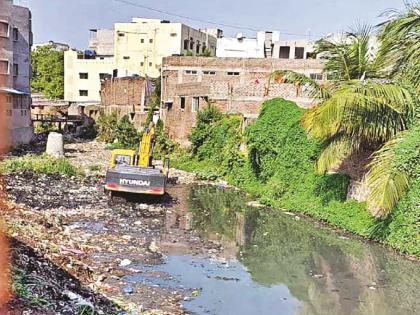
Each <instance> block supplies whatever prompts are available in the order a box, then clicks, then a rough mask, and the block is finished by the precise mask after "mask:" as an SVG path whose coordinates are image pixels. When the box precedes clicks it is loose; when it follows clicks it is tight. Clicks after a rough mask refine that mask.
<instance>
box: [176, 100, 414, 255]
mask: <svg viewBox="0 0 420 315" xmlns="http://www.w3.org/2000/svg"><path fill="white" fill-rule="evenodd" d="M304 112H305V110H304V109H301V108H299V107H298V106H297V105H296V104H295V103H293V102H290V101H286V100H284V99H273V100H270V101H267V102H265V103H264V104H263V106H262V110H261V113H260V116H259V118H258V120H257V121H256V122H255V123H254V124H253V125H251V126H249V127H248V128H247V130H246V131H245V141H246V146H247V154H246V155H245V156H243V155H241V154H240V153H239V152H240V150H239V148H240V144H241V141H242V133H241V120H240V119H239V118H238V117H237V116H232V115H218V114H215V113H214V112H213V113H211V115H212V117H215V119H207V121H208V122H207V123H205V122H204V119H203V117H204V118H205V117H207V118H208V116H209V114H210V113H207V115H206V114H203V115H201V117H199V122H198V124H197V127H196V128H195V129H194V130H193V132H192V136H191V141H192V144H193V146H192V152H190V153H188V154H185V155H184V156H183V157H182V158H180V159H177V160H176V165H177V166H178V167H180V168H183V169H186V170H188V171H195V172H197V173H198V175H199V176H200V177H202V178H209V179H215V178H225V179H226V180H228V181H229V182H230V183H232V184H234V185H237V186H239V187H242V188H244V189H245V190H246V191H247V192H249V193H251V194H252V195H254V196H255V197H257V198H259V200H260V202H262V203H264V204H267V205H271V206H274V207H278V208H283V209H288V210H293V211H299V212H302V213H305V214H308V215H310V216H312V217H314V218H316V219H318V220H321V221H325V222H328V223H330V224H332V225H335V226H337V227H340V228H343V229H345V230H348V231H350V232H353V233H355V234H358V235H361V236H364V237H371V238H373V239H376V240H379V241H381V242H383V243H386V244H389V245H391V246H393V247H395V248H398V249H399V250H401V251H402V252H406V253H410V254H417V255H418V254H419V248H420V245H419V241H418V238H417V236H416V220H417V222H418V219H419V217H418V216H419V214H418V207H419V200H418V198H419V192H420V188H419V189H417V188H416V187H413V189H412V190H411V191H410V193H409V194H407V196H406V198H405V199H404V200H403V201H401V202H400V204H399V205H398V207H397V209H396V211H395V213H394V214H393V215H391V217H390V218H389V219H388V220H387V221H386V222H384V221H377V220H376V219H375V218H373V217H372V216H371V214H370V212H369V211H368V209H367V205H366V203H359V202H357V201H355V200H346V196H347V189H348V185H349V183H350V179H349V177H348V176H347V175H344V174H326V175H317V174H316V172H315V161H316V160H317V158H318V155H319V153H320V145H319V144H318V143H317V142H316V141H314V140H312V139H309V138H308V137H307V134H306V132H305V130H304V129H303V127H302V126H301V123H300V120H301V117H302V115H303V113H304ZM415 209H417V210H415Z"/></svg>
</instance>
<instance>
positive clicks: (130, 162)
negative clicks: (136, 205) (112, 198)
mask: <svg viewBox="0 0 420 315" xmlns="http://www.w3.org/2000/svg"><path fill="white" fill-rule="evenodd" d="M155 136H156V129H155V125H154V123H151V124H150V126H149V127H148V128H147V129H146V130H145V131H144V133H143V137H142V139H141V142H140V146H139V149H138V150H137V151H136V150H127V149H117V150H113V151H112V156H111V160H110V167H109V169H108V171H107V173H106V183H105V190H106V191H109V192H110V193H111V195H112V193H113V192H126V193H135V194H146V195H164V194H165V189H166V184H167V181H168V173H169V160H168V159H166V160H165V161H164V163H163V165H162V167H160V168H157V167H155V166H154V165H153V148H154V143H155Z"/></svg>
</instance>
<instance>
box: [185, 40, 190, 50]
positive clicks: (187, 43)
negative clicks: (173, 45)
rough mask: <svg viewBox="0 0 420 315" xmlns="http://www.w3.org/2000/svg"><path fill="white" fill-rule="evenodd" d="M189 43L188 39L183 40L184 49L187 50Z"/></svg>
mask: <svg viewBox="0 0 420 315" xmlns="http://www.w3.org/2000/svg"><path fill="white" fill-rule="evenodd" d="M189 43H190V41H189V40H188V39H186V40H184V49H185V50H188V45H189Z"/></svg>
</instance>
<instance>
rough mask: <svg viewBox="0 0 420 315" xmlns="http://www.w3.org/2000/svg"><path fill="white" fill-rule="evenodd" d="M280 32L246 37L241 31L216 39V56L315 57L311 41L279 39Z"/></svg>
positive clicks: (261, 33) (260, 33) (259, 33)
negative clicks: (229, 36)
mask: <svg viewBox="0 0 420 315" xmlns="http://www.w3.org/2000/svg"><path fill="white" fill-rule="evenodd" d="M280 35H281V34H280V32H258V33H257V37H256V38H246V37H245V36H243V35H242V34H241V33H239V34H237V35H236V37H234V38H228V37H223V36H222V37H219V38H218V39H217V52H216V56H217V57H222V58H225V57H232V58H275V59H308V58H315V57H316V56H315V55H314V46H313V43H312V42H310V41H307V40H304V39H300V40H287V41H286V40H281V39H280Z"/></svg>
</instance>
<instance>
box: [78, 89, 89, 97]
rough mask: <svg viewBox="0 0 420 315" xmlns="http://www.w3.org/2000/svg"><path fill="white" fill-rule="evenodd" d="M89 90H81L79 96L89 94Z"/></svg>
mask: <svg viewBox="0 0 420 315" xmlns="http://www.w3.org/2000/svg"><path fill="white" fill-rule="evenodd" d="M88 95H89V92H88V90H79V96H88Z"/></svg>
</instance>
